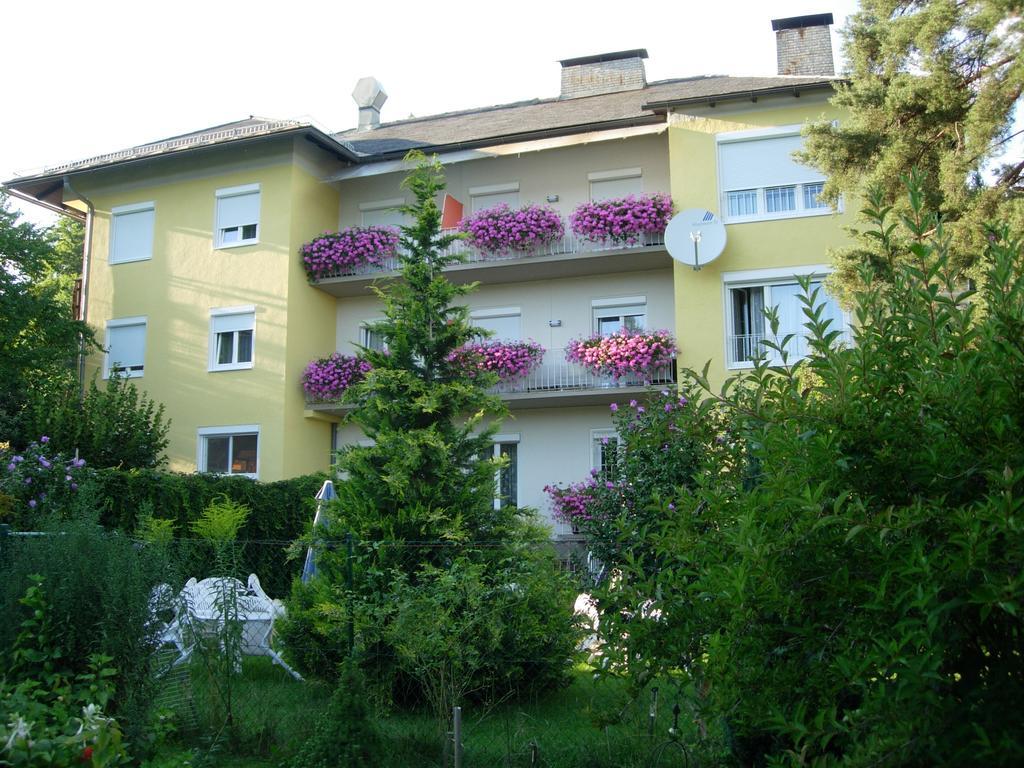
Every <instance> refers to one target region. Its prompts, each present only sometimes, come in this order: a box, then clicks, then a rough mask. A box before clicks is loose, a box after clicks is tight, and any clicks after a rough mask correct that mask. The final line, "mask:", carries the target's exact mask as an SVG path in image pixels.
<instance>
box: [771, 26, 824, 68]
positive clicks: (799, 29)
mask: <svg viewBox="0 0 1024 768" xmlns="http://www.w3.org/2000/svg"><path fill="white" fill-rule="evenodd" d="M831 24H832V14H831V13H819V14H817V15H814V16H792V17H790V18H788V19H774V20H773V21H772V29H774V30H775V47H776V50H777V51H778V59H779V74H780V75H834V74H835V73H836V66H835V62H834V61H833V60H832V36H831V35H830V34H829V30H828V28H829V26H830V25H831Z"/></svg>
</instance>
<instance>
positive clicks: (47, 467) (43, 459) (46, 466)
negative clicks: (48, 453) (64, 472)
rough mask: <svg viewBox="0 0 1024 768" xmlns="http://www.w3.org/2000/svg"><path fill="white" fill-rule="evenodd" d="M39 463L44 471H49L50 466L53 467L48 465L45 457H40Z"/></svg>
mask: <svg viewBox="0 0 1024 768" xmlns="http://www.w3.org/2000/svg"><path fill="white" fill-rule="evenodd" d="M39 463H40V464H42V465H43V468H44V469H49V468H50V467H52V466H53V465H52V464H50V462H48V461H47V460H46V457H45V456H40V457H39Z"/></svg>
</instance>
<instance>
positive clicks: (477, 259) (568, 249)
mask: <svg viewBox="0 0 1024 768" xmlns="http://www.w3.org/2000/svg"><path fill="white" fill-rule="evenodd" d="M457 231H458V230H447V231H445V232H444V233H443V234H454V233H455V232H457ZM663 245H665V235H664V234H663V233H660V232H658V233H649V234H644V235H641V236H639V238H638V240H637V242H635V243H621V242H616V241H612V240H605V241H601V242H592V241H590V240H586V239H585V238H582V237H579V236H577V235H575V234H573V233H572V232H568V233H566V234H565V235H564V236H563V237H561V238H559V239H558V240H555V241H554V242H553V243H549V244H547V245H544V246H541V247H539V248H534V249H531V250H529V251H508V252H505V253H494V252H491V251H483V250H480V249H478V248H474V247H473V246H472V245H470V244H469V243H467V242H466V241H465V240H456V241H455V242H453V243H452V244H451V245H449V246H448V247H447V248H445V249H444V250H443V251H442V252H441V253H442V254H443V255H445V256H451V255H461V256H462V257H463V260H464V262H465V263H469V264H480V263H487V262H497V261H504V262H507V261H516V260H518V259H528V258H533V257H537V256H559V255H562V254H573V253H598V252H600V251H616V250H627V249H630V248H651V247H658V246H663ZM399 266H400V259H399V257H397V256H394V257H391V258H387V259H382V260H381V262H380V264H364V265H362V266H358V267H339V268H337V269H335V270H331V271H330V272H328V273H325V274H324V275H323V277H351V276H356V275H375V274H380V273H383V272H394V271H397V270H398V268H399ZM321 279H322V278H321Z"/></svg>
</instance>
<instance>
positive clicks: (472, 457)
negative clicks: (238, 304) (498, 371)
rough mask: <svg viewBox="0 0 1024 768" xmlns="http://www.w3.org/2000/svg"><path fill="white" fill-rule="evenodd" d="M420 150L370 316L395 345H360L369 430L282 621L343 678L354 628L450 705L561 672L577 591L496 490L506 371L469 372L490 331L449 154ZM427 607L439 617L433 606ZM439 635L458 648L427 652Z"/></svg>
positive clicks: (316, 667)
mask: <svg viewBox="0 0 1024 768" xmlns="http://www.w3.org/2000/svg"><path fill="white" fill-rule="evenodd" d="M408 159H409V160H410V161H412V162H415V163H416V167H415V168H414V169H413V170H412V171H411V172H410V173H409V175H408V177H407V178H406V180H405V182H404V183H405V186H406V187H407V188H408V189H409V190H410V191H411V192H412V193H413V195H414V197H415V201H416V202H415V203H414V204H413V205H411V206H408V207H406V208H405V212H406V213H407V214H409V215H410V217H411V218H412V220H413V223H412V224H411V225H409V226H407V227H403V228H402V238H401V243H402V257H401V258H402V278H401V279H399V280H395V281H393V282H391V283H389V284H388V285H387V286H386V287H384V288H382V289H380V290H379V291H378V295H379V296H380V298H381V299H382V301H383V304H384V317H385V319H384V320H383V321H382V322H380V323H377V324H375V325H374V328H373V329H374V331H376V332H378V333H380V334H381V335H382V336H383V338H384V339H385V341H386V344H387V349H386V351H375V350H370V349H366V350H363V354H364V355H365V356H366V358H367V359H368V360H369V361H370V363H372V365H373V368H372V370H370V371H369V372H368V373H367V374H366V376H365V378H364V379H363V380H362V381H361V382H359V383H358V384H355V385H353V386H352V387H350V388H349V389H348V390H347V391H346V395H345V396H346V399H347V401H348V402H349V403H350V404H352V405H353V406H354V410H353V411H352V414H351V416H350V419H351V421H352V422H354V423H355V424H357V425H358V426H359V427H360V428H361V429H362V430H363V432H364V434H365V435H366V436H367V437H368V438H370V439H371V440H372V441H373V444H372V445H368V446H367V445H359V446H351V447H348V448H346V449H345V450H343V451H342V453H341V456H340V458H339V461H338V468H339V469H340V470H341V472H342V473H343V475H342V476H343V477H344V478H345V479H344V480H342V481H341V482H339V483H338V486H337V489H338V499H337V501H336V502H335V503H334V504H333V505H332V506H331V507H330V509H329V514H328V531H329V532H330V534H331V536H332V538H333V540H334V543H333V546H331V547H328V548H325V550H322V551H321V553H320V555H319V557H318V561H317V567H318V576H317V578H315V579H313V580H312V582H310V584H308V585H302V584H299V585H296V588H295V590H294V591H293V595H292V603H291V605H290V606H289V617H288V620H287V622H285V623H284V626H283V627H282V635H283V637H284V638H285V641H286V643H287V644H288V647H289V650H290V652H291V653H292V657H293V659H294V660H295V661H296V663H297V664H298V665H299V666H300V667H301V668H302V669H304V670H305V671H306V672H307V673H308V674H313V675H319V676H322V677H332V678H333V677H334V676H335V675H336V674H337V665H338V663H339V662H340V661H341V660H342V659H344V658H345V657H346V656H347V655H348V648H347V644H348V640H347V638H348V637H349V631H351V632H352V633H353V634H352V637H353V638H354V641H355V644H356V652H357V654H358V656H359V657H360V659H361V662H362V663H363V664H364V668H365V671H366V674H367V677H368V679H369V682H370V683H371V684H372V686H373V687H374V688H375V690H376V691H377V692H378V695H381V696H383V697H385V698H386V699H387V700H388V701H389V702H391V701H403V700H408V699H410V698H412V699H422V698H423V695H424V691H426V692H428V693H429V694H430V696H429V698H431V700H432V701H434V702H435V704H436V702H438V701H443V702H444V705H443V706H438V711H439V714H440V715H441V716H444V711H450V710H446V708H447V707H448V706H449V705H450V704H454V703H457V699H458V698H459V697H460V696H462V695H465V694H466V693H467V692H468V691H473V692H476V694H477V695H482V696H489V695H496V696H500V695H504V694H506V693H507V692H509V691H510V690H522V689H525V688H544V687H548V686H551V685H554V684H557V683H559V682H562V681H564V680H565V674H566V672H567V666H568V663H569V662H568V660H569V659H570V657H571V656H572V654H573V646H574V634H573V630H572V617H571V610H570V609H571V604H572V597H571V593H570V591H569V586H568V582H567V580H566V579H565V578H564V576H561V575H560V574H559V573H558V572H557V563H556V561H555V559H554V557H553V554H554V553H553V549H552V547H551V545H550V542H549V541H548V532H547V530H546V529H544V528H543V527H541V526H540V525H538V524H537V523H536V522H535V521H534V520H532V519H531V514H530V513H529V512H528V511H526V510H517V509H515V508H511V507H509V506H508V505H506V504H501V505H495V504H494V494H495V475H496V472H497V470H498V469H499V467H500V466H501V461H500V460H495V459H494V458H491V457H492V454H493V451H492V439H491V438H492V435H493V434H494V430H495V429H496V428H497V425H498V421H499V420H500V417H501V416H503V415H504V414H505V408H504V405H503V403H502V402H501V400H500V399H499V398H498V397H496V396H495V395H493V394H490V393H488V391H487V387H488V386H490V385H492V384H494V383H495V379H494V378H492V377H490V376H482V375H479V373H478V372H474V375H473V376H470V375H469V371H467V370H466V368H465V367H464V365H462V364H460V362H459V359H460V358H459V355H457V354H455V353H456V352H457V351H458V350H459V348H460V347H462V345H464V344H466V343H468V342H470V341H471V340H472V339H473V338H474V337H475V336H477V335H478V334H481V333H482V331H481V329H477V328H474V327H473V326H472V325H471V324H470V322H469V310H468V309H467V308H466V307H465V306H462V305H461V304H457V303H456V302H457V301H458V300H459V299H461V298H462V297H464V296H466V295H467V294H468V293H469V292H470V291H472V290H473V286H467V285H453V284H452V283H451V282H449V281H448V279H447V278H446V277H445V275H444V272H443V270H444V268H445V267H446V266H448V265H450V264H453V263H455V262H457V261H458V260H459V258H460V257H459V256H458V255H456V254H453V253H451V252H450V251H449V250H447V246H448V245H450V244H451V243H452V242H453V241H454V239H455V238H454V237H453V236H450V235H444V234H442V233H441V229H440V220H441V215H440V210H439V208H438V205H437V198H438V194H439V193H440V192H441V190H442V189H443V187H444V179H443V175H442V173H441V168H440V164H439V163H438V162H436V161H434V162H428V161H427V160H426V159H425V158H424V157H423V156H422V155H419V154H412V155H410V157H409V158H408ZM484 457H486V458H484ZM344 534H348V535H349V536H350V537H351V538H350V543H349V544H348V545H340V542H339V538H340V537H341V536H342V535H344ZM527 585H528V586H529V589H527ZM431 612H433V615H434V617H435V619H436V621H435V622H430V621H424V620H423V617H424V615H425V614H429V613H431ZM399 628H400V629H399ZM417 633H421V634H417ZM439 649H446V650H445V652H451V653H453V654H457V655H458V657H457V658H455V657H452V658H449V659H442V658H434V659H433V660H432V662H431V663H428V661H427V659H426V656H429V655H430V653H432V652H433V651H435V650H437V651H438V652H440V650H439ZM435 662H436V663H435ZM452 670H458V674H459V675H460V676H461V677H462V679H460V680H458V681H452V680H451V679H450V675H449V673H450V672H451V671H452ZM452 686H454V688H453V687H452ZM453 699H454V700H453Z"/></svg>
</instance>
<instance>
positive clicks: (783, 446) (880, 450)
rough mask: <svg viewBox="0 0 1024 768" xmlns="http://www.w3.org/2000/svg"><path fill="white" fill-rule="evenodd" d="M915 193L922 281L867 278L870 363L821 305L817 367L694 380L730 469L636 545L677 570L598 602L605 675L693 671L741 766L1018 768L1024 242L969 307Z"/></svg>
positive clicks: (1005, 236) (880, 218)
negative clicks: (714, 412)
mask: <svg viewBox="0 0 1024 768" xmlns="http://www.w3.org/2000/svg"><path fill="white" fill-rule="evenodd" d="M910 192H911V194H910V201H909V209H910V215H909V216H907V217H906V218H904V219H903V221H902V224H901V226H903V227H904V228H905V230H906V231H905V233H904V234H905V238H906V241H907V242H909V243H910V245H909V247H908V252H907V253H904V254H901V261H902V262H903V263H904V266H902V267H901V268H899V269H897V270H896V271H895V272H894V275H893V279H892V281H891V284H889V285H885V286H882V285H879V284H878V283H876V282H875V281H874V280H873V277H872V275H871V273H870V272H869V271H867V270H865V272H864V274H863V276H862V277H863V281H864V285H865V286H867V288H866V289H865V290H864V291H863V292H861V293H859V294H857V296H856V305H855V311H856V322H857V328H856V333H855V336H856V341H855V344H854V345H853V346H852V347H850V348H842V349H835V348H832V343H833V342H834V340H835V334H836V332H837V330H838V329H832V328H830V327H828V323H827V322H823V321H822V320H821V317H822V313H821V308H820V301H818V300H817V298H816V297H815V296H814V295H810V296H807V297H806V298H805V310H804V313H805V315H806V316H807V318H808V328H809V330H810V332H811V334H812V336H813V339H814V340H813V342H812V347H813V349H814V354H813V355H812V356H811V357H810V358H809V359H807V360H806V361H804V362H803V363H798V364H796V365H794V366H792V367H791V368H788V369H787V368H781V369H770V368H768V367H767V366H766V364H764V363H761V364H758V365H756V366H755V367H754V370H753V371H752V372H751V373H750V374H749V376H747V377H744V378H742V379H733V380H731V381H729V382H728V383H727V384H726V386H725V387H724V389H723V391H722V393H721V394H720V395H714V394H712V393H711V392H710V390H707V381H706V380H705V379H704V377H703V376H702V375H701V374H691V377H692V379H693V381H694V382H695V383H697V384H700V385H702V386H704V388H705V390H706V392H705V394H704V395H703V399H702V403H701V406H702V407H705V406H704V404H707V405H706V407H707V408H717V409H720V411H721V413H722V414H723V416H724V417H725V418H727V419H728V421H729V423H730V432H729V434H728V435H727V440H728V441H729V442H731V443H732V444H734V446H735V450H733V451H732V452H731V454H729V455H730V456H731V459H729V461H723V463H722V464H721V466H720V468H719V469H720V471H718V472H708V473H706V474H705V475H702V476H701V480H700V482H699V484H698V485H697V487H696V488H695V489H694V490H693V491H688V492H687V491H684V492H682V493H681V494H680V495H679V496H678V497H677V498H676V500H675V506H676V510H675V512H674V513H669V511H668V510H666V514H665V517H664V519H663V520H661V521H660V522H653V523H650V524H648V525H647V526H645V527H637V526H629V525H625V526H624V527H623V529H622V531H621V533H620V535H621V536H622V539H623V541H636V542H640V541H642V542H644V546H645V547H646V548H648V549H649V550H650V551H651V552H653V553H654V555H655V556H657V557H658V558H659V559H660V565H661V567H660V568H659V570H658V571H657V572H655V573H652V572H650V571H649V570H647V569H644V568H639V567H632V566H630V565H629V564H628V563H627V564H626V565H625V566H624V567H623V568H622V571H621V578H619V579H618V580H617V581H615V582H613V583H610V584H608V585H607V586H606V588H605V589H604V590H603V594H602V595H601V596H600V602H601V606H602V608H603V609H604V612H603V614H602V630H603V631H604V632H605V633H606V635H607V639H608V640H609V643H610V646H609V650H610V652H609V656H608V664H609V666H610V667H613V668H617V669H628V670H629V671H631V672H633V673H634V674H635V675H637V676H640V677H641V678H642V677H643V676H650V675H653V674H657V673H658V672H659V671H661V670H663V669H665V668H672V669H677V670H685V671H686V673H687V674H689V675H691V676H692V677H693V678H694V681H695V684H696V690H697V691H699V692H700V694H699V696H698V697H697V699H696V701H695V706H696V707H697V708H698V710H699V712H700V713H701V717H702V718H705V719H706V721H709V722H715V721H718V720H719V719H722V718H724V719H725V720H726V722H727V723H728V725H729V729H730V732H731V733H732V735H733V747H734V753H735V757H736V759H738V760H739V761H740V762H741V763H743V764H750V763H757V762H762V761H765V760H767V761H768V762H769V763H770V764H772V765H794V766H796V765H817V766H828V765H839V764H842V765H852V766H862V765H863V766H867V765H993V766H997V765H1007V766H1008V765H1017V764H1020V763H1021V761H1022V760H1024V740H1022V739H1021V735H1020V728H1019V722H1018V718H1017V717H1016V715H1015V704H1014V702H1019V701H1020V700H1021V698H1022V696H1024V662H1022V658H1021V656H1020V643H1021V637H1022V630H1024V625H1022V619H1021V616H1022V611H1024V573H1022V572H1021V568H1020V563H1021V562H1022V561H1024V532H1022V528H1021V512H1022V510H1024V440H1022V439H1021V436H1022V427H1024V424H1022V421H1021V419H1022V414H1024V333H1022V329H1024V263H1022V254H1021V241H1020V238H1019V236H1016V235H1012V236H1011V234H1010V232H1009V231H1008V229H1007V228H1005V227H1001V228H990V230H989V231H990V233H991V236H992V239H991V241H990V243H989V248H988V252H987V254H986V259H987V260H988V261H989V262H990V263H991V265H992V266H991V270H990V273H989V275H988V279H987V281H986V283H985V287H984V289H983V292H982V295H974V294H972V293H971V292H969V291H967V292H964V291H961V290H959V286H960V285H962V273H960V272H958V271H957V270H956V269H953V268H951V259H950V252H949V248H950V245H949V237H948V235H947V234H946V232H945V230H944V228H943V227H942V226H940V225H938V224H937V222H936V219H935V217H934V215H932V214H929V213H927V212H926V208H925V207H924V195H923V193H922V191H921V189H920V188H919V187H918V186H915V183H914V182H913V181H912V182H911V188H910ZM872 215H875V219H876V221H875V225H876V231H877V232H878V233H879V237H882V234H881V233H882V232H884V231H886V229H887V228H888V226H889V218H888V217H889V214H888V213H884V214H883V212H881V211H879V212H877V214H872ZM806 287H807V286H806V285H805V288H806ZM976 302H983V303H984V304H985V306H986V308H987V311H986V313H985V314H984V316H982V315H981V314H980V313H978V312H977V311H976ZM772 325H773V326H776V327H777V319H776V318H772ZM700 412H701V411H700V409H695V410H693V411H689V413H692V414H695V415H696V414H699V413H700ZM725 458H727V457H726V456H725V455H723V459H725ZM740 458H742V459H743V463H742V464H741V465H737V464H736V461H737V459H740ZM730 462H731V463H730ZM647 601H650V602H647ZM623 640H624V642H623Z"/></svg>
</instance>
